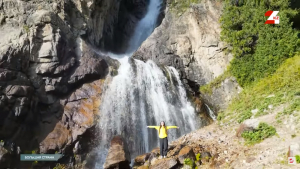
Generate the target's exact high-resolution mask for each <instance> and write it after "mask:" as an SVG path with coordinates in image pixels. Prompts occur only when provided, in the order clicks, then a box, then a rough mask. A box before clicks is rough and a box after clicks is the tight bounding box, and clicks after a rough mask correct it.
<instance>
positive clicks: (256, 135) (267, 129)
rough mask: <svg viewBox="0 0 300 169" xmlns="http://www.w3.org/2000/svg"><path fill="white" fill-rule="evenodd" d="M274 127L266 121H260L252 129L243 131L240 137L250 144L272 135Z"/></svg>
mask: <svg viewBox="0 0 300 169" xmlns="http://www.w3.org/2000/svg"><path fill="white" fill-rule="evenodd" d="M275 134H276V129H275V128H274V127H272V126H269V125H268V124H266V123H260V124H259V125H258V128H257V129H256V130H254V131H244V132H243V133H242V137H243V138H244V139H245V140H246V144H249V145H252V144H256V143H259V142H261V141H262V140H264V139H266V138H268V137H271V136H274V135H275Z"/></svg>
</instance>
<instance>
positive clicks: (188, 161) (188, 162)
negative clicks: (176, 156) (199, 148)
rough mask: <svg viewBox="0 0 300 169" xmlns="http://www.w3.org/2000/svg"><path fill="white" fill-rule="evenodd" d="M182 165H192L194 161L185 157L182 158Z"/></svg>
mask: <svg viewBox="0 0 300 169" xmlns="http://www.w3.org/2000/svg"><path fill="white" fill-rule="evenodd" d="M184 165H187V166H190V167H193V166H194V161H193V160H192V159H190V158H186V159H184Z"/></svg>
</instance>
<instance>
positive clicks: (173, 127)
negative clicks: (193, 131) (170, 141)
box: [167, 126, 179, 129]
mask: <svg viewBox="0 0 300 169" xmlns="http://www.w3.org/2000/svg"><path fill="white" fill-rule="evenodd" d="M167 129H179V127H177V126H167Z"/></svg>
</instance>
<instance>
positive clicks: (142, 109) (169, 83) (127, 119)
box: [99, 57, 197, 163]
mask: <svg viewBox="0 0 300 169" xmlns="http://www.w3.org/2000/svg"><path fill="white" fill-rule="evenodd" d="M119 61H120V63H121V66H120V68H119V74H118V75H117V76H115V77H113V78H112V79H111V82H109V85H108V86H107V88H106V89H105V93H104V95H103V102H102V106H101V109H100V113H101V117H100V118H101V121H100V124H99V126H100V130H101V132H100V133H101V136H100V138H101V141H100V149H101V155H102V157H101V159H102V160H104V159H105V157H106V154H107V153H104V152H107V148H108V145H109V143H110V140H111V138H112V137H113V136H115V135H122V136H123V137H124V138H125V139H126V142H127V144H128V145H129V150H130V152H131V156H132V157H134V156H137V155H139V154H142V153H145V152H148V151H149V150H151V149H152V148H154V147H156V146H158V137H157V131H156V130H154V129H147V125H158V124H159V122H160V121H165V122H166V124H167V125H177V126H179V127H180V130H176V129H173V130H172V129H171V130H170V131H169V135H168V138H169V141H171V140H174V139H176V138H178V137H179V136H181V135H183V134H186V133H188V132H190V131H192V130H194V129H195V127H196V126H197V124H196V121H195V113H194V108H193V107H192V105H191V103H190V102H188V100H187V96H186V92H185V89H184V87H183V85H182V83H181V81H180V78H179V75H178V72H177V71H176V69H174V68H172V67H165V68H163V69H161V68H159V67H158V66H157V65H156V64H155V63H154V62H153V61H148V62H146V63H144V62H142V61H139V60H134V59H130V58H128V57H124V58H122V59H120V60H119ZM103 162H104V161H103ZM103 162H101V163H103Z"/></svg>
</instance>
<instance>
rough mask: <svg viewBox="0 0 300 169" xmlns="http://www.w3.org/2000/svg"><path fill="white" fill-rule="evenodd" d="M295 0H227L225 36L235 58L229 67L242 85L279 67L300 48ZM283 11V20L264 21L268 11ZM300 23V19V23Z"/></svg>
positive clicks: (222, 19) (222, 36)
mask: <svg viewBox="0 0 300 169" xmlns="http://www.w3.org/2000/svg"><path fill="white" fill-rule="evenodd" d="M291 2H292V0H226V1H225V5H224V12H223V14H222V16H221V19H220V21H221V27H222V32H221V39H222V40H223V41H225V42H227V43H228V45H229V46H230V48H229V51H230V52H232V53H233V55H234V59H233V60H232V62H231V65H230V67H229V70H230V72H231V73H232V74H233V75H234V76H235V77H236V78H237V80H238V82H239V84H240V85H241V86H247V85H249V84H251V83H253V82H254V81H257V80H259V79H261V78H263V77H266V76H268V75H270V74H272V73H274V72H275V71H276V69H277V68H278V67H279V66H280V64H281V63H282V62H283V61H284V60H285V59H287V58H289V57H292V56H294V55H295V52H296V51H297V50H298V49H299V44H300V41H299V37H298V36H299V35H298V34H299V32H300V31H299V30H297V29H296V28H295V25H296V24H294V23H293V21H295V20H296V19H295V18H296V17H299V11H300V10H299V9H298V8H296V7H295V6H292V5H293V4H292V3H291ZM269 10H271V11H274V10H276V11H279V13H278V16H279V17H280V24H275V25H268V24H264V23H265V21H266V20H267V18H268V17H265V16H264V14H265V12H266V11H269ZM298 24H299V23H298Z"/></svg>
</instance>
